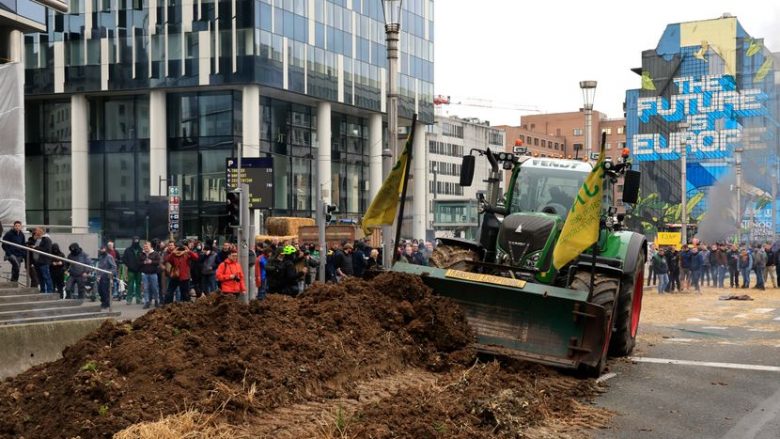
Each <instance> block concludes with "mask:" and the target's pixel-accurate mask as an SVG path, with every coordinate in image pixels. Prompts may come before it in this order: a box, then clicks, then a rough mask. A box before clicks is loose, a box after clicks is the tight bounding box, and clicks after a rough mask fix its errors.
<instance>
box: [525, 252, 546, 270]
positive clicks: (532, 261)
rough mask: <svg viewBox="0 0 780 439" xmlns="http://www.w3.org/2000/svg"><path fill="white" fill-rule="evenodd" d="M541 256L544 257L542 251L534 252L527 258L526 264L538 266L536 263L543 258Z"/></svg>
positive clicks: (529, 266) (531, 266)
mask: <svg viewBox="0 0 780 439" xmlns="http://www.w3.org/2000/svg"><path fill="white" fill-rule="evenodd" d="M541 257H542V255H541V253H534V254H532V255H531V256H529V257H528V258H527V259H526V260H525V266H526V267H527V268H536V264H537V263H538V262H539V259H541Z"/></svg>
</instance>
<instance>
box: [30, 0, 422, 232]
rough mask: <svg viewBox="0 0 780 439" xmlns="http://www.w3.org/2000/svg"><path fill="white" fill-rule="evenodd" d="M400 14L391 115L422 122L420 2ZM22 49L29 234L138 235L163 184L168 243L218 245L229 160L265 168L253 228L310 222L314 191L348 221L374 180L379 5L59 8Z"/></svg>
mask: <svg viewBox="0 0 780 439" xmlns="http://www.w3.org/2000/svg"><path fill="white" fill-rule="evenodd" d="M403 7H404V9H403V15H402V18H401V29H402V32H401V39H400V48H401V51H400V52H401V53H400V62H399V91H400V98H399V106H400V108H399V115H400V118H401V121H402V122H401V124H404V123H406V124H408V123H409V121H410V120H411V117H412V115H413V114H414V113H417V114H418V120H419V121H420V123H421V126H424V124H429V123H432V122H433V1H432V0H417V1H413V2H404V4H403ZM24 45H25V53H24V58H25V65H26V72H25V73H26V83H25V92H26V96H27V98H26V103H27V116H26V119H27V120H26V127H27V128H26V131H27V132H26V136H25V139H26V144H25V156H26V167H25V171H26V177H25V180H26V184H27V217H28V222H35V223H43V224H70V225H73V226H75V227H77V228H83V229H89V230H90V231H97V232H102V233H103V234H104V235H106V236H108V237H112V238H116V237H120V238H121V237H128V236H133V235H140V236H145V235H148V230H149V227H148V223H149V219H150V218H151V217H153V215H151V213H150V206H153V205H154V203H153V202H152V201H153V200H154V199H155V197H159V196H165V195H166V193H167V187H168V186H178V187H179V188H180V191H181V208H180V209H181V220H182V233H183V235H197V236H217V235H223V234H225V233H228V230H226V225H225V221H224V220H225V218H224V217H225V197H226V189H225V188H226V186H225V184H226V182H225V180H226V171H225V166H226V160H227V158H229V157H235V156H236V155H237V154H238V153H239V148H240V149H241V150H243V155H244V156H245V157H260V156H262V157H272V158H273V163H274V166H273V172H274V183H273V186H274V198H273V202H272V206H271V208H270V209H267V210H265V211H262V212H260V211H256V212H255V215H254V220H255V223H256V224H258V225H259V223H260V218H261V216H268V215H290V216H313V215H314V209H315V208H316V199H317V197H316V195H317V193H318V189H320V188H321V190H322V192H321V193H322V198H323V199H326V200H327V201H328V202H332V203H333V204H336V205H337V206H339V210H338V213H339V215H340V216H342V217H350V218H355V219H357V218H358V217H359V216H360V215H361V214H362V212H364V211H365V209H366V208H367V206H368V203H369V202H370V198H371V195H372V194H373V191H375V190H378V187H379V185H380V184H381V150H382V144H383V138H384V137H385V136H384V135H383V132H384V129H383V122H382V113H383V112H385V110H386V98H385V95H386V90H387V80H386V78H387V55H386V50H385V33H384V19H383V13H382V3H381V2H380V1H378V0H227V1H226V0H214V1H207V0H203V1H200V0H199V1H195V0H184V1H183V2H173V1H164V0H138V1H134V2H119V1H112V0H106V1H100V2H95V1H91V0H74V1H72V2H71V10H70V13H68V14H59V13H53V12H52V13H49V14H48V16H47V30H46V32H45V33H30V34H27V35H25V40H24ZM419 143H420V145H421V146H422V147H421V149H423V148H424V144H423V143H422V141H420V142H419Z"/></svg>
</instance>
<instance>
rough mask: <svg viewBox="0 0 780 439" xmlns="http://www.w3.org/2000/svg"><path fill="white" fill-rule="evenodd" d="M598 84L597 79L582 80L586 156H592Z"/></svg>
mask: <svg viewBox="0 0 780 439" xmlns="http://www.w3.org/2000/svg"><path fill="white" fill-rule="evenodd" d="M597 84H598V83H597V82H596V81H580V89H581V90H582V108H583V109H584V110H585V157H590V154H591V153H592V152H593V150H592V148H593V100H594V99H595V98H596V85H597ZM577 158H579V153H577Z"/></svg>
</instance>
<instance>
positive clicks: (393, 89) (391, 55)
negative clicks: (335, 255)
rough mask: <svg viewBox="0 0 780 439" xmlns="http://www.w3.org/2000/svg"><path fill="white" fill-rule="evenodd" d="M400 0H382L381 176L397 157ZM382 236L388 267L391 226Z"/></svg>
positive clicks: (388, 171) (391, 235) (387, 172)
mask: <svg viewBox="0 0 780 439" xmlns="http://www.w3.org/2000/svg"><path fill="white" fill-rule="evenodd" d="M401 3H402V0H382V6H383V13H384V17H385V38H386V41H387V83H388V84H387V137H388V139H387V146H388V149H389V150H390V151H389V154H387V155H389V160H388V159H387V158H386V163H385V165H384V167H383V168H384V169H383V170H384V172H383V174H384V175H383V178H386V177H387V174H389V173H390V169H392V167H393V164H394V163H395V161H396V160H397V159H398V156H399V152H398V39H399V36H400V34H401ZM382 236H383V237H384V242H385V243H384V248H385V251H384V252H383V259H384V265H385V267H387V268H390V265H391V264H392V263H393V252H394V248H393V247H394V246H393V227H392V226H385V227H384V228H383V229H382Z"/></svg>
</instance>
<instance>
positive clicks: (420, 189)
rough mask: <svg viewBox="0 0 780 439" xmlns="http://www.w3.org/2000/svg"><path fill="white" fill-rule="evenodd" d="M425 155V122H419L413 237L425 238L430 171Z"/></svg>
mask: <svg viewBox="0 0 780 439" xmlns="http://www.w3.org/2000/svg"><path fill="white" fill-rule="evenodd" d="M426 166H427V160H426V155H425V124H423V123H420V122H417V127H416V130H415V132H414V143H413V144H412V170H413V171H414V188H413V191H411V194H412V235H413V236H412V238H416V239H420V238H425V229H426V225H427V221H426V220H427V218H428V215H427V213H428V206H427V198H428V197H427V191H426V188H425V186H426V184H427V182H428V172H427V171H426Z"/></svg>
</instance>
